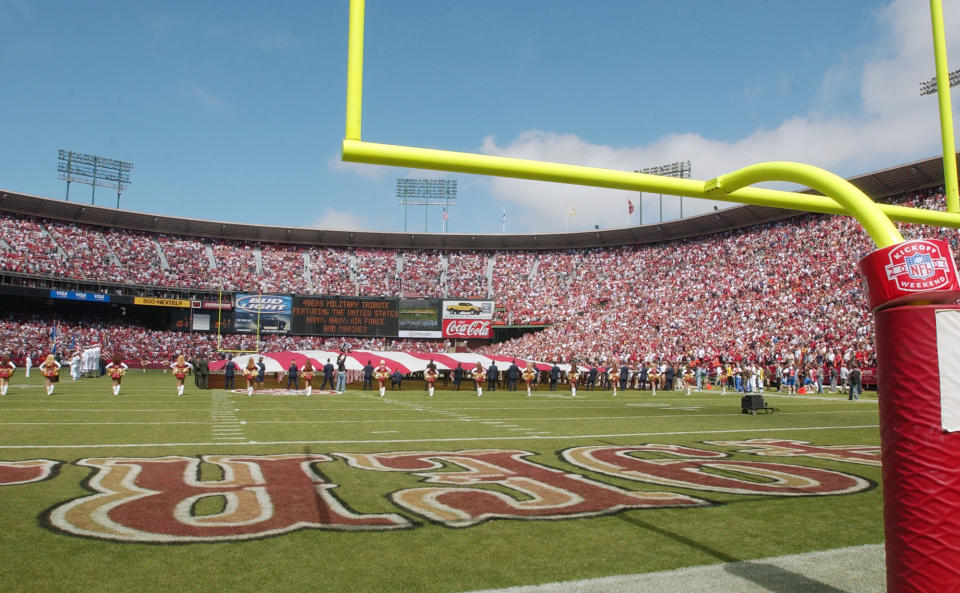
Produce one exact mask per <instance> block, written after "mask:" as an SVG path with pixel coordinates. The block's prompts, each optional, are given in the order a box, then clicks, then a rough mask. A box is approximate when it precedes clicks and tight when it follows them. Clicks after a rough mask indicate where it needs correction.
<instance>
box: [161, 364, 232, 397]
mask: <svg viewBox="0 0 960 593" xmlns="http://www.w3.org/2000/svg"><path fill="white" fill-rule="evenodd" d="M230 362H233V361H232V360H231V361H230ZM227 364H230V363H227ZM234 366H236V364H234ZM170 368H171V369H173V371H172V372H173V376H174V377H176V378H177V396H178V397H183V380H184V379H185V378H186V376H187V373H189V372H190V370H191V369H193V365H192V364H190V363H189V362H187V359H186V358H184V357H183V354H181V355H180V356H178V357H177V360H176V362H174V363H172V364H171V365H170Z"/></svg>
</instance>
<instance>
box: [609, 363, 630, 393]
mask: <svg viewBox="0 0 960 593" xmlns="http://www.w3.org/2000/svg"><path fill="white" fill-rule="evenodd" d="M619 379H620V369H619V368H617V361H615V360H613V361H611V362H610V368H609V369H607V383H609V384H610V387H613V396H612V397H616V396H617V385H618V384H619V383H620V380H619ZM623 382H624V385H626V382H627V380H626V379H624V380H623Z"/></svg>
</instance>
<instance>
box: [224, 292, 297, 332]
mask: <svg viewBox="0 0 960 593" xmlns="http://www.w3.org/2000/svg"><path fill="white" fill-rule="evenodd" d="M292 314H293V299H292V297H290V295H281V294H248V293H238V294H236V295H234V301H233V330H234V331H235V332H237V333H248V334H252V333H256V332H257V324H258V323H259V324H260V333H261V334H285V333H287V332H289V331H290V327H291V323H290V321H291V316H292Z"/></svg>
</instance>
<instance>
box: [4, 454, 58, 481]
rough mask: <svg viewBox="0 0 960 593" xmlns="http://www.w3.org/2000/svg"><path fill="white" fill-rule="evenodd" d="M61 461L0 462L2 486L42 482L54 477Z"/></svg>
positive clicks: (28, 460)
mask: <svg viewBox="0 0 960 593" xmlns="http://www.w3.org/2000/svg"><path fill="white" fill-rule="evenodd" d="M58 465H60V462H59V461H51V460H49V459H27V460H25V461H0V486H13V485H14V484H29V483H31V482H42V481H44V480H46V479H47V478H49V477H51V476H52V475H53V470H54V468H56V467H57V466H58Z"/></svg>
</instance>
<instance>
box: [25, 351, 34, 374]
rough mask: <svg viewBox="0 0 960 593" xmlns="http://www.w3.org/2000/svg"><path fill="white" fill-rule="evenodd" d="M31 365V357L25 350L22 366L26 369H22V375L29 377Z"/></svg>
mask: <svg viewBox="0 0 960 593" xmlns="http://www.w3.org/2000/svg"><path fill="white" fill-rule="evenodd" d="M32 365H33V359H32V358H30V353H29V352H27V360H26V361H25V362H24V365H23V366H24V369H26V370H25V371H24V373H26V374H25V375H24V376H25V377H26V378H27V379H29V378H30V367H31V366H32Z"/></svg>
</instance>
